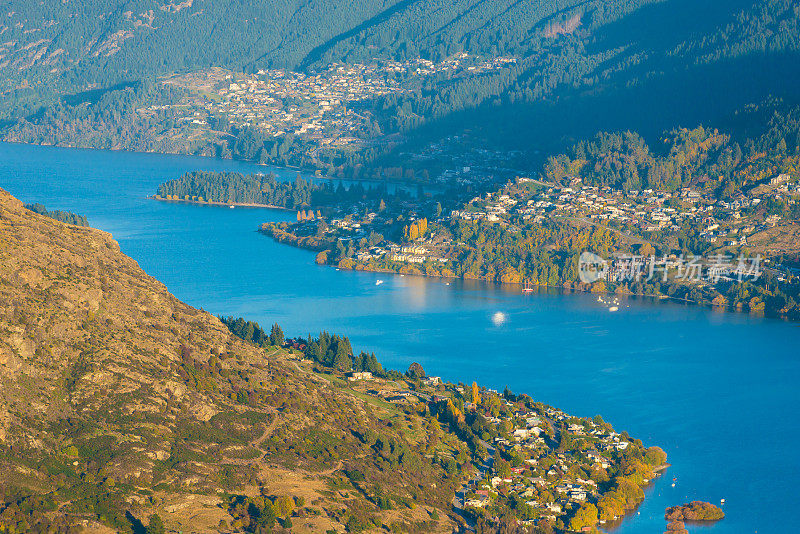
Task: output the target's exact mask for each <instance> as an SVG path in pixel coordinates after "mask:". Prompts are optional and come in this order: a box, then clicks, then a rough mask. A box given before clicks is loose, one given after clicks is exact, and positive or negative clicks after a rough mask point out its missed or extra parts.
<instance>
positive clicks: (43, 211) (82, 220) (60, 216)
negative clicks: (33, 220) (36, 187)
mask: <svg viewBox="0 0 800 534" xmlns="http://www.w3.org/2000/svg"><path fill="white" fill-rule="evenodd" d="M25 208H26V209H29V210H31V211H32V212H34V213H38V214H39V215H44V216H45V217H50V218H51V219H55V220H57V221H61V222H63V223H67V224H74V225H76V226H89V221H87V220H86V217H84V216H83V215H77V214H75V213H72V212H71V211H61V210H53V211H48V209H47V208H45V207H44V205H43V204H39V203H36V204H25Z"/></svg>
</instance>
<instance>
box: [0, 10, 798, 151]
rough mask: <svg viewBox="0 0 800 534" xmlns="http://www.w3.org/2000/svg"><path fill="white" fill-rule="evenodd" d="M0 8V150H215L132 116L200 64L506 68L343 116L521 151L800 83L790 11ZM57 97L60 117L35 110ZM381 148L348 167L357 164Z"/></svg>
mask: <svg viewBox="0 0 800 534" xmlns="http://www.w3.org/2000/svg"><path fill="white" fill-rule="evenodd" d="M9 4H10V5H9V9H8V13H7V16H6V17H5V19H4V20H2V21H1V22H0V41H3V43H2V44H0V80H1V81H0V88H1V89H2V90H3V91H4V97H5V98H3V99H2V101H1V103H0V118H5V119H7V120H9V122H8V123H6V124H5V125H6V126H9V125H11V124H13V123H14V122H15V120H16V119H18V118H20V117H26V118H27V122H25V123H24V124H22V126H21V127H20V128H19V131H17V132H15V133H14V134H13V135H11V136H10V137H9V136H7V138H9V139H11V140H21V141H25V142H50V143H65V144H71V145H79V146H111V147H115V148H132V149H136V150H156V151H168V152H181V151H184V152H197V153H209V154H213V153H229V152H230V150H228V149H226V148H220V147H217V148H216V149H215V148H212V147H209V146H208V142H207V141H203V142H202V143H201V142H194V141H191V142H186V141H183V140H178V141H176V140H174V139H170V138H169V136H167V135H162V132H167V131H169V130H170V128H171V124H169V121H168V115H169V114H168V113H166V112H164V111H157V112H156V114H157V115H158V114H163V115H164V116H165V117H167V118H164V117H161V116H160V115H159V116H149V115H148V116H147V117H146V118H145V119H143V118H142V117H141V116H140V114H139V112H138V111H137V110H140V109H142V108H147V107H150V106H154V109H168V108H170V106H173V107H174V106H176V105H177V102H178V100H179V99H180V94H179V93H180V91H178V90H177V89H175V88H171V87H164V86H163V85H161V84H159V83H155V84H154V83H153V80H154V79H155V78H157V77H159V76H162V75H166V74H171V73H175V72H179V71H196V70H202V69H206V68H209V67H214V66H216V67H225V68H228V69H231V70H232V71H242V72H254V71H257V70H258V69H263V68H269V67H286V68H290V69H295V70H303V71H306V72H316V71H318V70H319V69H322V68H325V67H327V66H328V65H330V64H332V63H335V62H342V61H344V62H360V63H370V62H373V61H386V60H394V61H403V60H407V59H414V58H426V59H430V60H431V61H433V62H437V61H441V60H443V59H444V58H451V59H452V58H457V57H458V54H461V53H467V54H470V56H471V57H481V58H497V57H503V58H508V59H509V61H508V62H507V63H503V65H504V66H503V67H502V68H497V69H490V70H487V71H483V72H479V71H476V72H475V73H474V74H470V73H469V71H466V72H465V73H463V74H459V75H458V76H454V75H451V74H449V73H447V72H444V71H443V72H440V73H437V74H434V75H431V76H428V77H426V78H425V81H424V83H423V84H421V87H416V86H414V89H413V90H411V91H398V92H392V93H391V94H383V95H375V96H374V98H371V99H366V100H364V101H362V102H359V103H358V105H352V106H350V109H351V110H355V111H356V112H362V111H365V112H368V113H369V114H370V117H373V118H374V124H375V126H374V127H373V128H372V131H381V132H382V134H386V135H387V136H391V135H393V134H397V133H400V134H408V133H410V132H412V131H414V132H415V135H414V136H413V137H412V136H407V138H406V140H409V138H410V140H411V141H417V143H418V144H424V143H427V142H429V141H430V140H432V139H435V138H439V137H442V136H444V135H448V134H452V133H454V132H463V131H465V130H470V131H472V132H473V133H477V134H478V135H481V136H483V137H485V138H486V140H487V141H488V142H489V143H490V144H492V145H496V146H497V147H498V148H500V149H503V150H522V151H527V150H532V147H536V149H540V148H549V147H544V146H543V144H544V143H546V142H551V141H554V140H556V141H558V142H559V143H560V142H561V141H560V140H561V138H562V137H563V136H572V137H585V136H589V135H592V134H594V133H595V132H596V131H598V130H601V129H604V130H607V129H617V128H631V129H636V130H638V131H640V132H642V133H647V130H648V127H649V129H650V131H651V132H652V133H654V134H655V133H657V132H659V131H661V130H662V129H665V128H669V127H672V126H674V125H675V123H676V122H679V123H681V124H684V125H687V126H695V125H697V124H698V123H700V122H703V123H706V124H708V123H710V122H712V121H713V120H716V119H718V118H719V117H721V116H724V115H726V114H729V113H731V112H733V111H734V110H735V109H738V108H740V107H741V106H743V105H745V104H748V103H751V102H758V101H761V100H763V99H764V98H765V97H767V96H780V97H783V98H786V99H788V100H795V99H797V91H796V89H795V88H796V87H797V86H798V82H800V56H799V55H798V51H800V28H798V21H800V6H798V5H797V3H796V2H793V1H792V0H758V1H757V0H731V1H729V2H721V1H718V0H697V1H690V0H663V1H654V0H583V1H582V0H556V1H545V0H501V1H498V2H486V1H484V0H458V1H456V2H444V1H440V0H400V1H397V2H392V1H389V2H381V1H377V0H369V1H367V2H356V3H353V2H347V1H346V0H333V1H329V2H318V1H316V0H293V1H290V0H281V1H278V2H267V1H265V0H250V1H248V2H233V1H231V0H220V1H214V2H212V1H210V0H186V1H184V2H181V3H179V4H177V3H171V4H167V3H163V4H159V3H155V2H151V1H144V0H133V1H128V2H121V1H120V0H104V1H103V2H92V3H87V2H78V3H76V2H69V3H63V4H58V5H50V4H48V3H37V4H33V3H29V2H20V1H12V2H10V3H9ZM409 75H410V74H407V75H406V76H409ZM142 80H145V83H144V84H140V83H138V82H140V81H142ZM399 82H400V83H401V84H402V82H403V80H402V79H401V80H399ZM131 84H133V87H131ZM106 89H114V90H113V91H110V92H109V94H106V95H103V94H102V91H103V90H106ZM117 89H119V90H117ZM86 91H96V92H95V93H91V92H89V93H87V92H86ZM74 93H78V94H77V96H66V95H70V94H74ZM57 97H60V98H61V100H62V103H61V104H60V105H57V106H54V107H51V108H50V109H51V112H50V113H49V114H48V113H45V112H44V110H43V109H42V107H43V106H44V107H50V106H51V105H52V104H53V103H54V100H55V99H56V98H57ZM287 105H290V104H287ZM53 109H56V110H57V112H52V110H53ZM54 116H55V117H57V118H58V119H57V120H58V123H59V124H58V125H55V124H53V121H54V120H55V119H53V117H54ZM98 123H100V127H97V125H98ZM115 124H120V125H122V127H121V128H116V130H115V128H114V125H115ZM422 126H427V128H426V129H422V130H420V127H422ZM148 129H149V130H150V131H149V132H147V133H144V132H145V130H148ZM62 130H65V131H68V132H73V133H72V134H70V135H68V136H60V134H59V133H58V132H59V131H62ZM53 132H56V133H53ZM239 133H240V132H239V131H237V130H231V131H225V132H222V134H223V136H222V137H218V136H217V137H215V139H216V140H219V139H224V138H225V135H230V136H231V139H232V138H234V137H236V136H238V135H239ZM215 135H216V134H215ZM62 137H65V138H62ZM207 137H208V136H207ZM396 140H397V139H392V142H391V143H377V144H376V145H375V146H376V147H378V148H370V149H368V150H364V151H362V154H361V155H360V156H358V157H357V158H356V160H354V161H357V160H358V158H361V161H362V162H363V161H370V160H372V159H374V157H375V156H376V155H379V154H380V153H382V152H385V150H386V147H388V146H390V145H392V146H393V144H394V141H396ZM215 142H216V141H215ZM203 143H205V145H204V144H203ZM368 144H369V143H368ZM563 146H564V145H563V143H562V144H561V146H557V147H556V148H559V149H561V148H563ZM405 149H411V150H413V149H414V147H413V146H406V147H405ZM304 150H306V153H305V154H302V155H297V157H293V158H286V159H285V161H282V162H279V163H282V164H286V162H287V161H291V162H292V163H293V164H297V165H308V164H309V162H311V161H314V159H315V158H316V157H317V156H318V153H317V152H316V151H315V150H314V149H313V148H311V149H304ZM256 152H257V151H256ZM309 154H312V156H309ZM234 155H235V151H234ZM348 157H350V156H348ZM342 160H343V158H340V157H338V156H332V157H330V158H329V160H328V162H329V163H330V162H334V163H335V164H338V163H339V162H340V161H342Z"/></svg>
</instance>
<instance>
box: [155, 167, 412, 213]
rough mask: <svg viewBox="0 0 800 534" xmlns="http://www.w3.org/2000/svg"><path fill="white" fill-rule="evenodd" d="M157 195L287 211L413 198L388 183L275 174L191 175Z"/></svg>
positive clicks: (163, 187) (160, 189)
mask: <svg viewBox="0 0 800 534" xmlns="http://www.w3.org/2000/svg"><path fill="white" fill-rule="evenodd" d="M156 195H157V196H158V197H160V198H164V199H173V197H174V199H175V200H192V201H199V202H221V203H224V204H258V205H266V206H276V207H280V208H287V209H301V208H302V209H306V208H315V209H316V208H333V207H339V206H351V205H353V204H355V203H358V202H361V201H368V202H369V203H379V202H380V201H381V200H383V201H385V202H390V201H396V200H403V199H407V198H411V193H410V192H408V191H406V190H404V189H403V188H396V189H395V190H394V191H393V192H389V190H388V188H387V186H386V184H385V183H381V184H376V185H374V186H372V187H369V186H365V185H364V184H362V183H352V184H349V185H348V186H347V187H345V186H344V184H343V183H342V182H341V181H340V182H338V183H337V184H336V185H334V184H333V182H332V181H330V180H326V181H323V182H311V181H309V180H305V179H303V178H302V177H300V176H297V177H296V178H295V180H294V181H291V182H284V181H280V180H278V178H277V177H276V175H275V174H273V173H269V174H248V175H243V174H241V173H236V172H206V171H194V172H188V173H186V174H184V175H183V176H181V177H180V178H177V179H175V180H170V181H168V182H165V183H163V184H161V185H160V186H158V191H157V193H156Z"/></svg>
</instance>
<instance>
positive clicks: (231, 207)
mask: <svg viewBox="0 0 800 534" xmlns="http://www.w3.org/2000/svg"><path fill="white" fill-rule="evenodd" d="M228 207H229V208H230V209H233V208H235V207H236V206H228Z"/></svg>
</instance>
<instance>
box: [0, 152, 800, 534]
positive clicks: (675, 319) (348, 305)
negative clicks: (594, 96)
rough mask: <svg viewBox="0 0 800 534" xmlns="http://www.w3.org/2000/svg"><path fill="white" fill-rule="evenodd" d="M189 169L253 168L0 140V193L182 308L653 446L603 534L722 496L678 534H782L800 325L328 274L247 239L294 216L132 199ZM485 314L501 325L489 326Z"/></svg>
mask: <svg viewBox="0 0 800 534" xmlns="http://www.w3.org/2000/svg"><path fill="white" fill-rule="evenodd" d="M199 169H202V170H237V171H240V172H264V171H265V168H264V167H261V166H257V165H249V164H243V163H237V162H232V161H222V160H214V159H207V158H197V157H185V156H165V155H155V154H134V153H126V152H108V151H94V150H91V151H90V150H78V149H63V148H53V147H34V146H25V145H11V144H0V187H2V188H4V189H6V190H8V191H9V192H11V193H12V194H13V195H15V196H16V197H17V198H19V199H20V200H23V201H25V202H41V203H43V204H45V205H46V206H47V207H48V208H49V209H66V210H70V211H74V212H76V213H80V214H83V215H86V216H87V217H88V218H89V222H90V223H91V224H92V226H95V227H97V228H100V229H102V230H106V231H108V232H111V233H112V234H113V236H114V238H115V239H116V240H117V241H118V242H119V243H120V246H121V247H122V250H123V252H125V253H126V254H128V255H130V256H132V257H133V258H134V259H136V260H137V261H138V262H139V264H140V265H141V266H142V268H144V270H145V271H147V272H148V273H149V274H150V275H152V276H154V277H156V278H158V279H159V280H161V281H163V282H164V283H165V284H166V285H167V287H168V288H169V289H170V291H172V292H173V293H174V294H175V295H176V296H177V297H179V298H180V299H182V300H184V301H186V302H188V303H190V304H192V305H194V306H197V307H202V308H204V309H206V310H208V311H210V312H212V313H214V314H217V315H219V314H223V315H241V316H244V317H246V318H248V319H253V320H256V321H258V322H260V323H262V325H263V326H269V325H270V324H272V323H273V322H277V323H279V324H281V325H282V326H283V328H284V330H285V331H286V332H287V334H288V335H298V334H303V335H305V334H307V333H309V332H312V333H317V332H319V331H320V330H322V329H326V330H328V331H334V332H337V333H343V334H346V335H348V336H350V338H351V340H352V342H353V346H354V348H355V349H356V350H367V351H374V352H375V353H376V354H377V355H378V357H379V359H380V360H381V361H382V362H383V363H384V365H386V366H388V367H393V368H397V369H401V370H404V369H406V368H407V367H408V365H409V364H410V363H411V362H413V361H417V362H419V363H421V364H422V365H423V367H424V368H425V369H426V371H428V373H429V374H434V375H441V376H442V377H444V378H446V379H448V380H451V381H463V382H466V383H471V382H472V381H473V380H477V381H478V382H479V383H481V384H485V385H487V386H489V387H494V388H496V389H502V388H503V387H504V386H508V387H509V388H511V389H512V390H513V391H515V392H525V393H529V394H531V395H532V396H533V397H534V398H535V399H537V400H540V401H543V402H546V403H548V404H552V405H554V406H557V407H559V408H562V409H564V410H566V411H568V412H570V413H574V414H576V415H582V416H592V415H595V414H598V413H599V414H601V415H602V416H603V417H604V418H605V419H606V420H607V421H609V422H611V423H612V424H613V425H614V426H615V428H617V430H627V431H628V432H629V433H630V434H631V435H633V436H634V437H638V438H641V439H642V440H643V441H644V442H645V443H646V444H653V445H660V446H661V447H663V448H664V450H665V451H666V452H667V454H668V455H669V462H670V463H671V464H672V467H671V468H670V469H669V470H668V471H667V474H666V475H665V476H664V477H662V478H661V479H658V480H657V481H656V482H655V483H654V485H653V486H652V488H650V489H649V490H648V498H647V500H646V501H645V503H644V504H643V505H642V506H641V507H640V509H639V510H638V512H637V513H634V514H633V515H632V517H630V518H629V519H627V520H626V521H624V522H623V523H622V525H621V526H620V527H619V528H617V529H616V530H615V531H614V532H617V533H620V534H629V533H630V534H633V533H635V534H639V533H642V534H645V533H647V534H652V533H654V532H662V531H663V530H664V527H665V524H666V523H665V521H664V519H663V515H664V509H665V507H667V506H671V505H675V504H681V503H683V502H687V501H689V500H693V499H701V500H708V501H711V502H717V503H718V502H719V501H720V499H721V498H725V499H726V504H725V505H724V509H725V512H726V513H727V517H726V519H725V520H723V521H721V522H719V523H718V524H716V525H714V526H711V527H704V528H702V529H701V528H698V527H693V528H690V531H697V530H703V531H704V532H708V533H709V534H711V533H713V534H717V533H750V532H758V533H760V534H765V533H778V532H785V531H786V530H785V529H786V525H787V524H789V523H790V522H791V521H792V519H791V518H792V517H793V515H794V512H795V511H796V510H797V508H798V504H800V497H798V488H797V480H800V454H799V453H800V447H798V443H800V423H798V420H797V419H796V417H797V416H796V410H797V407H798V406H799V405H800V387H799V386H800V348H799V347H800V328H799V327H798V325H796V324H791V323H787V322H783V321H780V320H775V319H768V318H759V317H752V316H749V315H745V314H735V313H724V312H716V311H713V310H710V309H704V308H699V307H691V306H684V305H678V304H674V303H664V302H652V301H649V300H642V299H638V300H634V299H632V300H627V301H626V300H623V301H622V304H621V306H620V311H618V312H616V313H609V311H608V309H607V307H605V306H602V305H601V304H600V303H598V302H597V299H596V297H592V296H591V295H576V294H558V293H550V294H548V293H544V294H532V295H522V294H521V292H520V291H519V289H509V288H505V289H504V288H499V287H494V286H488V285H481V284H464V283H460V282H452V283H450V284H449V285H448V284H447V283H446V282H445V281H441V280H427V279H421V278H415V277H409V276H406V277H400V276H390V275H382V274H381V275H378V274H373V273H354V272H339V271H337V270H336V269H334V268H331V267H320V266H316V265H315V264H314V261H313V260H314V254H313V253H311V252H307V251H303V250H299V249H295V248H291V247H288V246H284V245H279V244H277V243H275V242H273V241H272V240H271V239H269V238H267V237H264V236H262V235H260V234H258V233H257V232H256V229H257V227H258V225H259V224H261V223H262V222H265V221H277V220H290V219H293V218H294V214H293V213H290V212H284V211H277V210H264V209H243V208H236V209H228V208H223V207H211V206H192V205H186V204H173V203H164V202H157V201H153V200H147V199H146V198H145V197H146V196H147V195H151V194H153V193H154V192H155V189H156V186H157V185H158V184H159V183H161V182H163V181H165V180H168V179H171V178H175V177H178V176H179V175H180V174H182V173H183V172H186V171H190V170H199ZM275 172H276V173H277V174H279V175H281V176H284V177H286V178H287V179H292V178H293V177H294V176H295V175H296V172H294V171H288V170H275ZM379 279H380V280H383V281H384V283H383V284H380V285H376V281H377V280H379ZM496 312H502V313H503V314H504V315H505V317H506V321H505V322H504V323H503V324H499V325H498V324H496V323H495V322H493V321H492V316H493V315H494V314H495V313H496ZM673 477H676V478H677V482H676V485H675V487H672V486H671V483H672V479H673Z"/></svg>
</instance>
